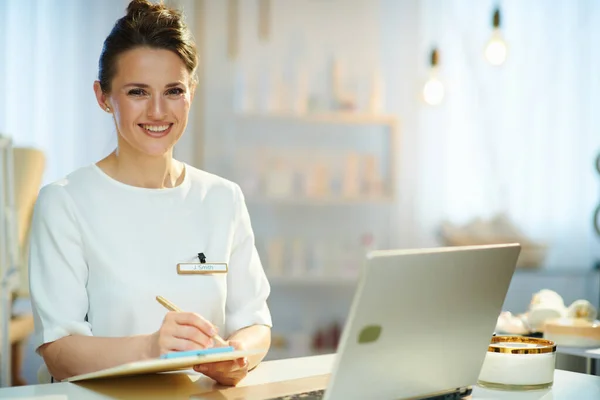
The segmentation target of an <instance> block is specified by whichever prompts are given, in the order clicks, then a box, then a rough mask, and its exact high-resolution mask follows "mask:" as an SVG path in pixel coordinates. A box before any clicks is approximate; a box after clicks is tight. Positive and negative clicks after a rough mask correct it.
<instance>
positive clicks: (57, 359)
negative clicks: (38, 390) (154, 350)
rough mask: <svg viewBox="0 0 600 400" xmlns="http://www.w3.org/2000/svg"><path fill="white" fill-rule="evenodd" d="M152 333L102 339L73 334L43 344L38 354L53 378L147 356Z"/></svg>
mask: <svg viewBox="0 0 600 400" xmlns="http://www.w3.org/2000/svg"><path fill="white" fill-rule="evenodd" d="M150 338H151V335H140V336H131V337H122V338H105V337H94V336H83V335H72V336H66V337H63V338H61V339H58V340H56V341H54V342H51V343H46V344H44V345H42V346H41V347H40V354H41V356H42V357H43V358H44V362H45V363H46V366H47V367H48V371H50V374H51V375H52V376H53V377H54V379H56V380H59V381H62V380H63V379H66V378H69V377H71V376H75V375H80V374H85V373H89V372H94V371H99V370H101V369H105V368H110V367H114V366H117V365H119V364H124V363H127V362H133V361H139V360H143V359H147V358H150V351H151V350H150V349H151V344H150Z"/></svg>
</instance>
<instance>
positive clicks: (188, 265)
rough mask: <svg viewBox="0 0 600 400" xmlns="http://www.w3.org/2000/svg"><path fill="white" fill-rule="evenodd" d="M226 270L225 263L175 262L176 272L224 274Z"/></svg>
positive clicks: (184, 273) (182, 273)
mask: <svg viewBox="0 0 600 400" xmlns="http://www.w3.org/2000/svg"><path fill="white" fill-rule="evenodd" d="M226 272H227V263H209V262H205V263H199V262H184V263H179V264H177V273H178V274H179V275H186V274H219V273H220V274H224V273H226Z"/></svg>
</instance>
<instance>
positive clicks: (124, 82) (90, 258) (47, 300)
mask: <svg viewBox="0 0 600 400" xmlns="http://www.w3.org/2000/svg"><path fill="white" fill-rule="evenodd" d="M196 66H197V55H196V48H195V45H194V43H193V41H192V39H191V36H190V34H189V31H188V29H187V27H186V26H185V24H184V22H183V18H182V16H181V15H180V14H179V13H178V12H176V11H175V10H172V9H170V8H167V7H166V6H164V5H155V4H152V3H150V2H149V1H145V0H134V1H132V2H131V3H130V5H129V7H128V9H127V15H126V16H125V17H123V18H121V19H119V20H118V21H117V23H116V24H115V26H114V28H113V30H112V31H111V33H110V35H109V36H108V38H107V39H106V41H105V43H104V47H103V50H102V54H101V56H100V63H99V67H100V71H99V77H98V80H97V81H96V82H95V83H94V92H95V94H96V99H97V101H98V104H99V105H100V107H101V109H102V110H104V111H105V112H107V113H109V114H110V115H111V116H112V118H113V119H114V123H115V126H116V130H117V135H118V136H117V143H118V145H117V148H116V149H115V150H114V151H113V152H112V153H110V154H109V155H108V156H107V157H105V158H104V159H102V160H100V161H98V162H97V163H94V164H92V165H89V166H86V167H83V168H80V169H78V170H76V171H74V172H72V173H71V174H69V175H68V176H67V177H66V178H64V179H61V180H60V181H57V182H54V183H51V184H49V185H47V186H45V187H44V188H43V189H42V190H41V191H40V194H39V197H38V201H37V203H36V207H35V212H34V217H33V223H32V228H31V256H30V260H29V275H30V292H31V299H32V305H33V308H34V315H35V337H34V341H35V347H36V349H37V351H38V352H39V353H40V355H41V356H42V357H43V359H44V366H43V367H44V369H43V370H42V372H44V373H45V374H44V375H41V376H43V377H46V379H43V380H49V379H50V377H53V378H54V379H57V380H62V379H65V378H67V377H71V376H74V375H80V374H84V373H88V372H93V371H98V370H101V369H105V368H109V367H113V366H116V365H119V364H123V363H127V362H132V361H138V360H144V359H149V358H156V357H159V356H160V355H162V354H165V353H168V352H173V351H186V350H195V349H203V348H207V347H212V346H214V345H215V338H216V337H217V335H220V336H222V337H224V338H226V339H227V342H226V343H225V344H226V345H228V346H233V347H235V348H238V349H249V350H252V349H257V350H261V351H260V352H259V354H258V355H257V356H253V357H250V358H249V359H239V360H235V361H228V362H223V363H213V364H205V365H203V366H202V370H201V372H202V373H204V374H205V375H207V376H209V377H211V378H213V379H215V380H216V381H218V382H219V383H221V384H227V385H235V384H237V383H238V382H239V381H240V380H241V379H242V378H244V376H245V375H246V374H247V372H248V370H250V369H252V368H254V367H255V366H256V365H257V364H258V363H259V362H260V361H261V360H262V359H263V357H264V356H265V354H266V352H267V350H268V348H269V346H270V338H271V333H270V326H271V315H270V312H269V308H268V307H267V303H266V300H267V298H268V296H269V292H270V287H269V283H268V281H267V279H266V277H265V274H264V271H263V268H262V265H261V263H260V260H259V258H258V254H257V251H256V247H255V245H254V234H253V231H252V226H251V223H250V217H249V215H248V210H247V208H246V205H245V202H244V197H243V195H242V193H241V190H240V188H239V186H238V185H237V184H235V183H233V182H230V181H227V180H225V179H223V178H221V177H218V176H215V175H212V174H209V173H207V172H204V171H201V170H198V169H196V168H193V167H191V166H189V165H186V164H185V163H182V162H180V161H177V160H175V159H174V158H173V147H174V146H175V144H176V143H177V141H178V140H179V139H180V138H181V136H182V135H183V132H184V131H185V128H186V125H187V121H188V113H189V110H190V103H191V102H192V99H193V95H194V88H195V79H194V74H195V71H196ZM197 254H203V255H206V258H207V259H209V260H208V261H209V262H210V263H221V264H224V265H226V266H227V267H226V268H225V270H224V272H222V273H216V272H215V271H207V270H206V269H202V268H198V269H197V271H198V272H197V273H192V274H190V273H180V271H179V270H178V269H177V265H178V264H179V263H181V262H187V263H189V261H190V257H191V256H193V255H197ZM193 261H194V262H197V263H204V262H206V260H205V259H204V258H202V259H198V258H197V257H196V260H193ZM157 295H164V296H165V297H167V298H169V299H170V300H173V302H174V303H176V304H180V305H182V307H183V309H184V310H186V311H174V312H169V313H167V315H166V316H165V314H164V311H163V309H162V307H161V306H160V305H159V304H157V303H156V302H155V300H154V299H155V297H156V296H157ZM217 332H219V333H217ZM46 367H47V370H46V369H45V368H46ZM199 370H200V369H199ZM47 372H49V374H48V373H47Z"/></svg>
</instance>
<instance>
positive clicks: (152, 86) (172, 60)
mask: <svg viewBox="0 0 600 400" xmlns="http://www.w3.org/2000/svg"><path fill="white" fill-rule="evenodd" d="M116 67H117V68H116V74H115V76H114V78H113V80H112V82H111V92H110V93H108V94H106V93H102V91H101V90H100V84H99V82H96V83H95V84H94V90H95V92H96V97H97V99H98V103H99V104H100V106H101V107H102V108H103V109H105V108H106V106H108V107H109V108H110V111H109V112H111V113H112V114H113V116H114V120H115V124H116V127H117V132H118V135H119V138H118V139H119V140H118V141H119V148H120V150H121V151H122V150H125V149H127V150H129V151H133V152H134V153H138V154H144V155H148V156H162V155H165V154H166V153H168V152H170V151H171V150H172V149H173V146H174V145H175V143H177V141H178V140H179V138H180V137H181V135H182V134H183V132H184V130H185V127H186V125H187V121H188V112H189V110H190V103H191V101H192V97H193V87H192V86H191V81H192V80H191V76H190V73H189V72H188V70H187V69H186V67H185V64H184V63H183V61H182V60H181V59H180V58H179V56H177V54H175V53H174V52H172V51H169V50H162V49H151V48H148V47H139V48H136V49H133V50H129V51H127V52H125V53H122V54H121V55H120V56H119V57H118V58H117V65H116Z"/></svg>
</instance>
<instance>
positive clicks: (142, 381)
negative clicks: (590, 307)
mask: <svg viewBox="0 0 600 400" xmlns="http://www.w3.org/2000/svg"><path fill="white" fill-rule="evenodd" d="M332 365H333V355H324V356H315V357H304V358H294V359H287V360H277V361H267V362H264V363H262V364H261V365H260V366H259V367H258V368H256V369H255V370H254V371H252V372H251V373H250V374H249V375H248V377H246V379H245V380H243V381H242V382H241V383H240V385H239V386H237V387H233V388H224V387H219V386H217V385H215V384H214V383H213V381H212V380H210V379H208V378H206V377H204V376H201V375H199V374H194V373H192V374H186V373H173V374H161V375H147V376H136V377H130V378H121V379H111V380H103V381H100V380H98V381H89V382H85V383H84V382H81V383H79V384H74V383H53V384H46V385H31V386H22V387H16V388H5V389H0V399H19V398H21V399H24V398H28V400H32V397H33V398H35V396H39V400H108V399H111V400H112V399H140V400H141V399H144V400H154V399H206V400H208V399H212V400H217V399H218V400H234V399H235V400H239V399H252V400H255V399H256V400H258V399H265V398H269V397H274V396H280V395H285V394H290V393H294V392H300V391H307V390H315V389H322V388H324V387H325V386H326V384H327V380H328V378H329V376H328V374H329V373H330V371H331V367H332ZM473 399H479V400H484V399H485V400H492V399H494V400H496V399H514V400H534V399H535V400H542V399H543V400H573V399H577V400H588V399H590V400H592V399H594V400H598V399H600V377H596V376H590V375H585V374H576V373H573V372H566V371H556V374H555V382H554V387H553V388H552V389H549V390H544V391H535V392H502V391H495V390H486V389H482V388H480V387H477V386H475V387H474V389H473ZM36 400H37V399H36Z"/></svg>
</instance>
